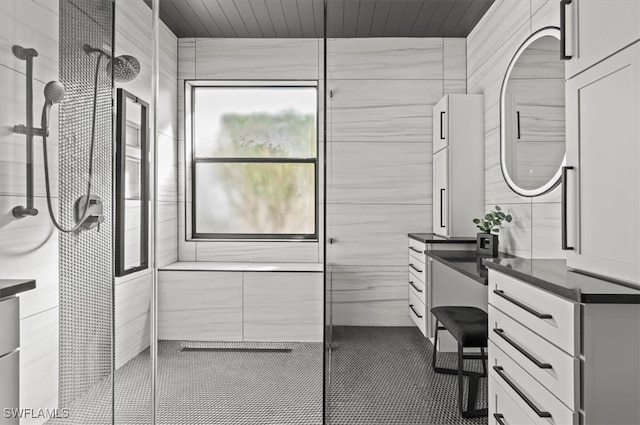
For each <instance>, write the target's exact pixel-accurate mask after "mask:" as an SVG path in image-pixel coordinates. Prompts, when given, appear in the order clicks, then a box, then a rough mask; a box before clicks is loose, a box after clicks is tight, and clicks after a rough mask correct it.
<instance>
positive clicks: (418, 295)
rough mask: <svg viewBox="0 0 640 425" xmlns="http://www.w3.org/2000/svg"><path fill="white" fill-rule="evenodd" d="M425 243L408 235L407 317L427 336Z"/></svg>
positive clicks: (427, 289)
mask: <svg viewBox="0 0 640 425" xmlns="http://www.w3.org/2000/svg"><path fill="white" fill-rule="evenodd" d="M425 250H426V244H425V243H423V242H421V241H417V240H415V239H412V238H411V237H409V261H408V267H407V268H408V273H409V274H408V283H409V317H411V320H413V322H414V323H415V324H416V326H417V327H418V329H420V332H422V334H423V335H424V336H427V329H428V327H427V318H428V316H429V307H428V301H429V296H428V293H429V292H430V289H431V288H430V286H429V285H428V284H429V283H430V282H428V277H427V276H429V272H428V270H427V261H426V257H425V255H424V251H425Z"/></svg>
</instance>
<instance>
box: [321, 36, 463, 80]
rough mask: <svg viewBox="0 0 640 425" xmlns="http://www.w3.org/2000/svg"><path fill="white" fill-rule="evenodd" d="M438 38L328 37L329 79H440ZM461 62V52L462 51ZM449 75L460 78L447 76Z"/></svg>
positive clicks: (440, 50) (440, 40)
mask: <svg viewBox="0 0 640 425" xmlns="http://www.w3.org/2000/svg"><path fill="white" fill-rule="evenodd" d="M442 44H443V39H442V38H348V39H332V40H329V42H328V46H327V50H328V56H327V68H328V70H327V72H328V76H329V79H350V80H363V79H374V80H384V79H394V80H399V79H408V80H418V79H435V80H440V79H442V78H443V77H442ZM461 57H462V62H463V63H464V51H463V52H462V56H461ZM451 78H464V74H463V76H462V77H451Z"/></svg>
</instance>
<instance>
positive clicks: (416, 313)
mask: <svg viewBox="0 0 640 425" xmlns="http://www.w3.org/2000/svg"><path fill="white" fill-rule="evenodd" d="M409 308H410V309H411V311H413V314H415V315H416V316H417V317H418V319H422V316H421V315H419V314H418V312H417V311H416V309H415V308H413V304H409Z"/></svg>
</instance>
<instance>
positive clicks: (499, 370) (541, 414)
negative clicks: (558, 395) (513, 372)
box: [493, 366, 551, 418]
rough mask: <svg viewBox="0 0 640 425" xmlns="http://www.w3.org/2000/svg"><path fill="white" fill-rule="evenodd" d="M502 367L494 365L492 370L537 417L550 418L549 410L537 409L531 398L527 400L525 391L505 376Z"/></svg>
mask: <svg viewBox="0 0 640 425" xmlns="http://www.w3.org/2000/svg"><path fill="white" fill-rule="evenodd" d="M503 369H504V368H503V367H502V366H494V367H493V370H495V371H496V373H497V374H498V375H500V377H501V378H502V379H504V382H506V383H507V384H508V385H509V386H510V387H511V389H512V390H513V391H515V392H516V393H517V394H518V395H519V396H520V398H522V400H524V402H525V403H527V405H529V407H530V408H531V410H533V411H534V412H536V415H538V417H541V418H550V417H551V413H549V412H545V411H542V410H540V409H538V406H536V405H535V404H533V402H532V401H531V400H529V397H527V396H526V395H525V393H523V392H522V390H520V388H518V387H517V386H516V384H514V383H513V382H512V381H511V379H509V378H507V375H505V374H504V372H503V371H502V370H503Z"/></svg>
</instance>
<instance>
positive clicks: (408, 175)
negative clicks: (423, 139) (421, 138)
mask: <svg viewBox="0 0 640 425" xmlns="http://www.w3.org/2000/svg"><path fill="white" fill-rule="evenodd" d="M431 151H432V147H431V143H405V142H389V143H379V144H376V146H371V144H369V143H358V142H337V143H332V147H331V157H330V158H331V174H330V176H331V181H330V182H329V193H328V197H329V202H331V203H350V204H360V203H376V204H431V191H432V183H431V182H432V173H431V157H432V153H431Z"/></svg>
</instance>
